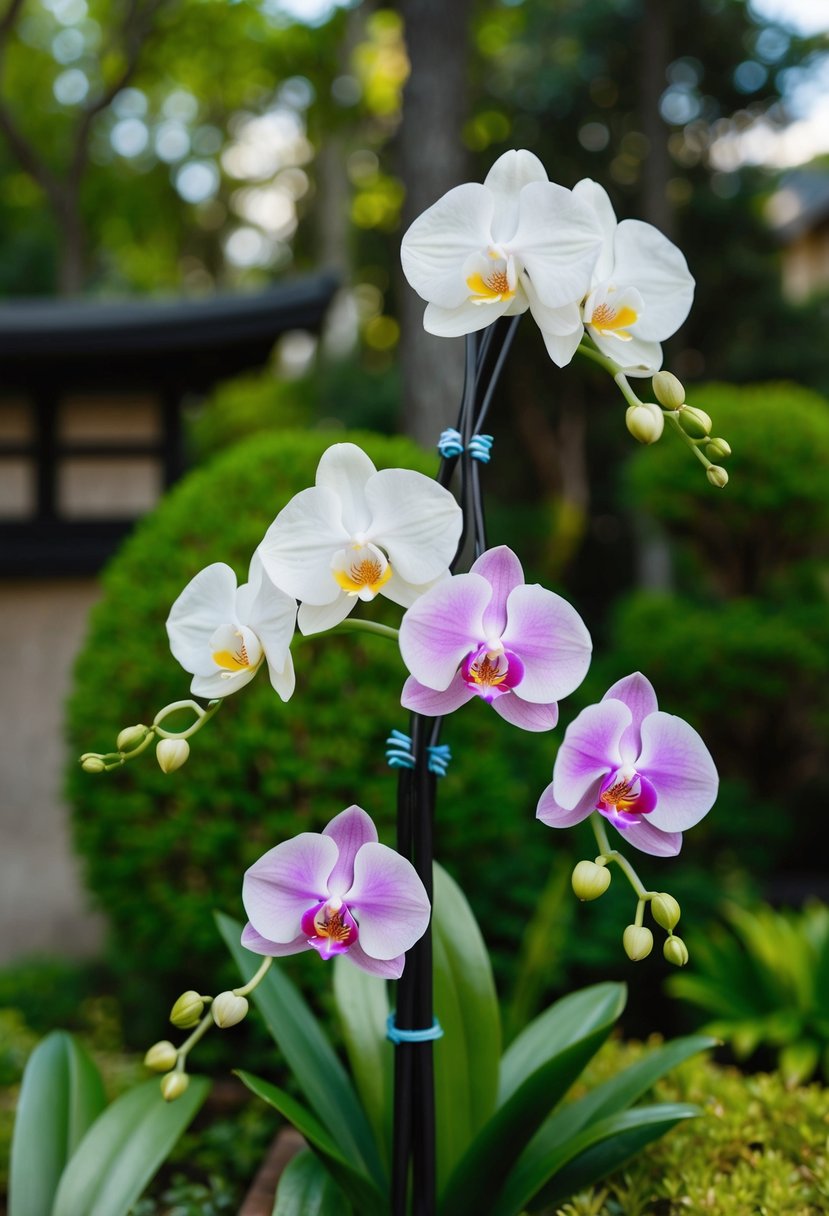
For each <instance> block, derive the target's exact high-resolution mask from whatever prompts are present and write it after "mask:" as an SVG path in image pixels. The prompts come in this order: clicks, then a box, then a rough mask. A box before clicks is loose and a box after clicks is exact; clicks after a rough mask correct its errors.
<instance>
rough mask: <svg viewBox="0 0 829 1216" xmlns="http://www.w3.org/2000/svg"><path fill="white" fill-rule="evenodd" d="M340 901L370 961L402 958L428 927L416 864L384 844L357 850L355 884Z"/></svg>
mask: <svg viewBox="0 0 829 1216" xmlns="http://www.w3.org/2000/svg"><path fill="white" fill-rule="evenodd" d="M344 899H345V902H346V903H347V904H348V906H349V907H350V908H351V909H352V910H353V911H354V912H355V913H356V915H357V920H358V923H359V926H360V945H361V946H362V947H363V949H364V950H365V952H366V954H368V955H370V956H371V957H372V958H379V959H392V958H396V957H397V955H399V954H404V953H405V952H406V951H407V950H410V949H411V947H412V946H413V945H414V944H415V942H416V941H417V940H418V939H419V938H420V937H422V936H423V934H424V933H425V932H426V927H427V925H428V924H429V917H430V915H431V907H430V904H429V897H428V895H427V894H426V888H425V887H424V886H423V883H422V882H421V881H420V879H419V878H418V876H417V873H416V871H415V869H414V866H413V865H412V864H411V862H410V861H407V860H406V858H405V857H401V856H400V854H399V853H395V851H394V849H390V848H388V847H387V846H386V845H384V844H373V843H369V844H364V845H363V847H362V848H361V849H360V850H359V852H358V853H357V855H356V857H355V858H354V883H353V886H352V887H351V889H350V890H349V891H347V892H346V893H345V896H344Z"/></svg>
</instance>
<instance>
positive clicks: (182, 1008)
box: [170, 988, 204, 1030]
mask: <svg viewBox="0 0 829 1216" xmlns="http://www.w3.org/2000/svg"><path fill="white" fill-rule="evenodd" d="M203 1013H204V1000H203V999H202V997H201V996H199V994H198V992H194V991H193V989H192V988H190V989H189V990H188V991H187V992H182V994H181V996H180V997H179V998H178V1000H177V1001H176V1003H175V1005H174V1006H173V1008H172V1009H171V1010H170V1021H171V1022H172V1023H173V1025H174V1026H178V1028H179V1030H189V1029H190V1027H191V1026H195V1025H196V1023H197V1022H198V1021H199V1020H200V1018H201V1015H202V1014H203Z"/></svg>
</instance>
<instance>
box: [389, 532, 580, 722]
mask: <svg viewBox="0 0 829 1216" xmlns="http://www.w3.org/2000/svg"><path fill="white" fill-rule="evenodd" d="M400 651H401V653H402V655H403V661H404V663H405V664H406V666H407V667H408V669H409V671H410V672H411V673H412V674H411V676H410V678H409V679H408V680H407V681H406V683H405V685H404V686H403V695H402V698H401V701H402V704H403V706H404V707H405V708H406V709H412V710H415V711H416V712H417V713H420V714H425V715H426V716H428V717H439V716H442V715H443V714H448V713H451V712H452V711H453V710H455V709H458V708H459V706H461V705H464V704H465V703H466V702H467V701H470V700H472V698H473V697H476V696H477V697H480V698H481V700H483V701H486V702H487V703H488V704H490V705H491V706H492V708H493V709H494V710H495V711H496V713H499V714H500V715H501V717H502V718H506V720H507V721H508V722H512V723H513V725H515V726H520V727H522V729H524V730H532V731H541V730H550V729H551V728H552V727H554V726H555V724H556V722H557V721H558V705H557V702H558V701H559V700H560V698H561V697H566V696H567V694H568V693H571V692H572V691H573V689H574V688H578V686H579V684H581V682H582V680H583V679H584V676H585V674H586V672H587V668H588V667H589V665H590V651H591V641H590V634H589V633H588V632H587V628H586V626H585V624H584V621H582V619H581V617H580V616H579V614H578V613H577V612H576V610H575V608H573V607H572V606H571V605H570V604H568V603H567V601H566V600H563V599H562V598H561V596H560V595H556V594H555V593H554V592H552V591H547V590H546V589H545V588H544V587H540V586H539V585H538V584H537V583H535V584H527V583H525V582H524V572H523V570H522V568H521V563H520V562H519V560H518V558H517V557H516V556H515V554H514V553H513V552H512V550H511V549H508V548H507V547H506V546H504V545H502V546H501V547H500V548H497V549H488V550H487V552H486V553H482V554H481V556H480V557H479V558H478V560H477V561H476V562H475V564H474V565H473V566H472V569H471V570H470V571H469V573H468V574H457V575H455V576H454V577H452V578H448V579H444V580H443V581H442V582H439V583H437V584H436V585H435V586H434V587H432V588H431V589H430V590H429V591H427V592H426V593H425V594H424V595H422V596H421V597H420V599H419V600H418V601H417V602H416V603H415V604H413V605H412V607H411V608H409V610H408V611H407V612H406V615H405V616H404V617H403V620H402V622H401V625H400Z"/></svg>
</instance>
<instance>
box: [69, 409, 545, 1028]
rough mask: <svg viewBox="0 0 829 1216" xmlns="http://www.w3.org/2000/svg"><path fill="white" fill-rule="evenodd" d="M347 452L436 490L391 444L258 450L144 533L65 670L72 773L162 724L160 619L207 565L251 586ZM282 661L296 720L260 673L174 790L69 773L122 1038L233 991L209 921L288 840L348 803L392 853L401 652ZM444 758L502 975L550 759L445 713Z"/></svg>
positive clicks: (156, 516)
mask: <svg viewBox="0 0 829 1216" xmlns="http://www.w3.org/2000/svg"><path fill="white" fill-rule="evenodd" d="M343 438H352V439H353V440H354V441H355V442H358V443H359V444H360V445H361V446H362V447H364V448H365V449H366V451H367V452H368V453H369V455H370V456H371V458H372V459H373V460H374V462H375V464H376V465H377V466H378V467H389V466H403V467H409V468H415V469H418V470H419V471H421V472H424V473H427V474H430V475H431V474H433V473H434V471H435V456H434V455H431V454H426V453H424V452H422V451H421V450H419V449H418V448H417V447H415V446H414V445H413V444H412V443H411V442H409V441H408V440H404V439H388V438H381V437H378V436H376V435H367V434H358V435H355V436H343V435H342V433H338V434H337V433H335V434H333V435H332V434H330V433H328V434H326V433H302V434H293V433H290V432H281V433H278V434H271V435H257V436H254V437H253V438H251V439H250V440H248V441H246V442H244V443H242V444H240V445H239V446H238V447H235V448H233V449H231V450H230V451H229V452H227V453H226V454H224V455H223V456H221V457H219V458H218V459H217V460H215V461H214V462H213V463H212V464H210V465H207V466H205V467H203V468H200V469H198V470H197V471H196V472H194V473H192V474H191V475H190V476H189V477H187V478H186V479H185V480H184V481H183V482H181V483H180V484H179V485H178V486H177V487H176V488H175V489H174V490H173V491H172V492H171V494H170V495H169V496H168V497H167V498H166V499H165V500H164V501H163V502H162V503H161V504H160V506H159V507H158V509H157V510H156V511H155V512H154V513H153V514H152V515H150V516H148V517H147V518H145V519H144V520H143V521H142V523H141V524H140V525H139V527H138V528H137V529H136V531H135V533H134V534H133V535H132V536H131V538H130V539H129V541H128V542H127V543H126V544H125V545H124V547H123V549H122V550H121V551H120V553H119V554H118V555H117V557H116V558H115V559H114V561H113V562H112V563H111V565H110V566H109V568H108V570H107V571H106V573H105V575H104V594H103V598H102V600H101V601H100V603H99V604H98V605H97V607H96V609H95V611H94V613H93V615H92V619H91V625H90V631H89V635H88V639H87V641H86V645H85V647H84V649H83V651H82V653H81V654H80V656H79V659H78V662H77V667H76V674H75V688H74V693H73V696H72V699H71V703H70V707H69V736H70V744H71V750H72V754H73V755H75V756H77V755H78V754H80V753H81V752H84V751H90V750H95V751H107V750H109V749H110V748H114V745H115V744H114V741H115V736H116V735H117V733H118V731H119V730H120V729H121V727H123V726H126V725H129V724H131V723H134V722H150V721H152V718H153V716H154V714H155V713H156V712H157V711H158V710H159V709H160V708H161V707H162V706H164V705H165V704H167V703H169V702H172V701H176V700H180V699H182V698H185V697H187V696H188V695H189V694H188V688H189V681H190V677H189V676H188V675H187V674H186V673H185V672H184V671H182V670H181V668H180V667H179V666H178V664H177V663H176V662H175V660H174V659H173V658H172V656H171V655H170V652H169V649H168V646H167V638H166V633H165V629H164V621H165V618H166V616H167V613H168V611H169V606H170V605H171V603H172V602H173V600H174V599H175V597H176V596H177V595H178V593H179V592H180V591H181V589H182V587H183V586H184V585H185V584H186V583H187V582H188V580H189V579H191V578H192V577H193V576H194V575H195V574H196V573H197V572H198V571H199V570H200V569H201V568H202V567H204V566H206V565H207V564H209V563H210V562H214V561H226V562H228V563H229V564H230V565H231V566H233V567H234V568H235V569H236V572H237V575H238V576H239V579H240V581H244V578H245V574H246V570H247V566H248V562H249V560H250V555H251V553H252V552H253V550H254V549H255V547H256V546H257V544H258V543H259V541H260V540H261V538H262V536H263V534H264V532H265V530H266V528H267V527H268V525H269V524H270V522H271V521H272V519H273V517H274V516H275V514H276V513H277V512H278V511H279V510H280V509H281V508H282V507H283V506H284V505H285V503H286V502H287V501H288V499H289V498H290V497H291V496H292V495H294V494H295V493H297V492H298V491H299V490H301V489H304V488H305V487H306V486H308V485H311V484H313V480H314V473H315V470H316V466H317V463H318V461H319V458H320V456H321V455H322V452H323V451H324V450H325V449H326V448H327V447H328V446H329V444H330V443H331V442H334V441H336V440H341V439H343ZM367 607H368V610H369V611H368V615H371V616H372V617H373V618H375V619H376V618H377V617H378V616H381V617H382V619H384V620H386V621H389V622H395V621H396V620H398V619H399V616H400V610H399V609H396V608H395V607H394V606H393V605H389V604H388V603H387V602H386V601H382V604H380V602H378V601H375V603H374V604H372V605H369V606H367ZM378 609H379V611H378ZM294 659H295V664H296V669H297V689H296V692H295V694H294V696H293V698H292V700H291V701H290V702H288V703H287V704H283V703H282V701H280V700H279V698H278V697H277V695H276V694H275V693H274V692H273V690H272V689H271V687H270V684H269V682H268V679H267V676H266V675H265V674H264V673H262V672H260V674H259V675H258V676H257V678H256V679H255V680H254V681H253V683H252V684H251V685H249V686H248V687H246V688H244V689H242V690H240V692H238V693H236V694H234V695H233V696H232V697H229V698H228V699H227V702H226V703H225V704H224V705H223V706H222V707H221V709H220V711H219V712H218V714H217V715H216V717H215V718H214V719H213V720H212V721H211V722H210V723H209V724H208V725H207V726H206V727H205V728H204V729H203V730H202V731H201V732H200V733H198V734H197V735H196V736H195V737H193V738H192V739H191V755H190V759H189V761H188V763H187V765H186V766H185V767H184V768H182V769H180V770H179V771H178V772H176V773H174V774H170V775H164V774H163V773H162V772H161V771H160V769H159V768H158V765H157V764H156V762H155V760H154V758H153V755H152V752H151V751H150V752H148V753H146V754H145V755H144V756H142V757H140V758H139V759H137V760H135V761H132V762H130V763H129V764H127V765H125V766H124V767H123V768H121V769H119V770H117V771H114V772H112V773H109V774H103V775H100V776H92V775H89V774H86V773H84V772H82V771H81V770H80V767H79V766H78V765H77V762H76V761H74V762H73V765H72V768H71V772H70V777H69V781H68V789H69V796H70V799H71V803H72V807H73V814H74V833H75V840H76V842H77V846H78V849H79V851H80V853H81V855H82V857H83V859H84V862H85V870H86V879H87V883H88V885H89V887H90V889H91V891H92V892H93V893H94V895H95V897H96V899H97V902H98V904H99V905H100V907H101V908H102V909H103V911H104V912H105V914H106V915H107V917H108V921H109V925H110V930H111V933H110V953H111V960H112V964H113V966H114V967H115V968H116V970H117V972H118V976H119V991H120V992H121V994H122V996H123V998H124V1000H125V1004H126V1012H127V1019H128V1030H129V1032H130V1033H131V1034H132V1036H133V1037H136V1036H138V1035H139V1034H141V1033H149V1034H155V1037H158V1025H159V1021H158V1019H159V1018H160V1017H163V1010H164V1008H165V1007H166V1006H167V1005H168V1004H169V1002H170V1001H171V999H172V998H174V997H175V996H176V995H177V993H178V992H179V991H182V990H183V989H185V988H189V987H194V988H198V989H199V990H201V991H205V990H207V991H210V990H218V989H219V988H221V987H224V986H226V985H227V983H228V982H229V981H230V980H232V972H228V971H227V960H226V952H225V950H224V947H223V946H222V945H221V943H220V941H219V939H218V935H217V933H216V930H215V928H214V924H213V919H212V912H213V910H214V909H221V910H224V911H227V912H230V913H231V914H235V915H237V916H239V917H240V918H241V917H242V916H243V911H242V907H241V899H240V892H241V881H242V874H243V872H244V870H245V869H246V867H247V866H249V865H250V864H251V863H252V862H253V861H254V860H255V859H256V858H257V857H258V856H260V855H261V854H262V853H263V852H264V851H265V850H267V849H268V848H270V847H272V846H273V845H275V844H277V843H279V842H280V841H282V840H285V839H287V838H288V837H290V836H292V835H294V834H296V833H297V832H302V831H319V830H320V829H321V828H322V827H323V826H324V825H325V823H326V822H327V821H328V820H329V819H330V818H331V817H332V816H333V815H335V814H337V813H338V812H339V811H341V810H342V809H343V808H344V807H346V806H348V805H350V804H351V803H353V802H357V803H358V804H360V805H361V806H363V807H364V809H365V810H366V811H367V812H368V813H369V814H370V815H372V816H373V817H374V818H375V820H376V821H377V823H378V826H379V829H380V832H381V837H382V838H383V839H384V840H385V841H387V842H388V843H393V842H394V828H393V825H394V813H395V800H396V780H397V778H396V773H395V772H394V770H391V769H389V768H388V767H387V765H386V761H385V756H384V744H385V739H386V737H387V735H388V733H389V731H390V730H391V729H392V728H397V729H402V730H405V729H407V719H408V715H407V714H406V712H405V711H404V710H403V709H401V707H400V689H401V686H402V682H403V679H404V677H405V674H406V673H405V670H404V668H403V665H402V661H401V659H400V655H399V652H398V650H397V647H396V646H395V645H394V644H392V643H390V642H389V641H388V640H386V639H384V638H379V637H375V636H371V637H370V636H368V635H364V634H343V635H339V636H325V635H322V636H320V637H318V638H315V639H299V638H297V640H296V642H295V644H294ZM557 733H558V732H557ZM443 740H444V742H447V743H449V745H450V746H451V748H452V751H453V754H454V759H453V761H452V764H451V766H450V771H449V775H448V776H447V777H446V778H444V779H442V780H441V782H440V783H439V791H438V814H437V829H436V831H437V854H438V857H439V858H440V859H441V860H444V861H446V862H447V863H449V864H450V866H451V868H453V869H454V871H455V873H456V874H457V875H458V877H459V878H460V880H461V882H462V884H463V885H464V887H465V888H466V889H467V890H469V892H470V895H471V896H472V897H473V898H474V901H475V904H476V910H477V913H478V915H479V917H480V919H481V922H482V923H483V925H484V926H485V929H486V932H487V936H488V939H489V942H490V944H491V946H492V947H493V948H494V950H495V952H496V961H497V960H498V959H499V958H500V960H501V961H502V962H503V961H505V960H509V958H510V957H511V956H512V955H513V954H514V951H515V944H516V941H517V940H518V938H519V937H520V935H521V931H522V930H523V928H524V925H525V924H526V922H527V920H528V918H529V916H530V915H531V910H532V908H533V906H534V904H535V902H536V900H537V898H538V893H539V891H540V889H541V887H542V886H543V882H544V878H545V876H546V873H547V871H548V870H549V867H550V862H551V858H552V852H553V847H554V845H553V839H552V836H551V833H550V832H549V831H548V829H546V828H544V827H542V826H541V825H540V824H538V823H537V822H536V821H535V819H534V815H535V806H536V802H537V799H538V795H539V793H540V791H541V790H542V788H543V787H544V785H546V783H547V781H548V780H549V774H550V771H551V767H552V762H553V753H554V743H553V741H552V739H551V738H550V736H549V735H547V736H545V735H532V734H528V733H526V732H524V731H519V730H515V729H514V728H513V727H511V726H509V725H508V724H507V723H505V722H503V721H502V720H501V719H500V718H499V717H498V716H497V715H496V714H494V713H492V711H491V710H489V709H488V707H486V706H485V705H483V704H473V705H469V706H467V707H465V708H464V709H462V710H461V711H459V712H458V713H456V714H454V715H453V716H452V717H451V719H450V720H448V721H447V722H446V724H445V728H444V735H443ZM559 840H560V838H557V839H556V842H555V843H556V844H558V843H559ZM561 843H562V844H563V841H562V842H561ZM289 965H293V960H289ZM294 974H295V976H297V978H298V979H299V980H300V982H302V983H306V982H307V983H310V984H312V985H313V984H320V983H321V982H322V981H323V977H324V976H325V977H326V978H327V973H326V971H325V967H324V966H323V965H321V964H320V963H319V961H318V960H317V959H316V958H311V959H308V958H306V957H305V956H302V957H301V959H300V960H299V962H297V963H296V965H295V967H294Z"/></svg>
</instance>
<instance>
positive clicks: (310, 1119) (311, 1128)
mask: <svg viewBox="0 0 829 1216" xmlns="http://www.w3.org/2000/svg"><path fill="white" fill-rule="evenodd" d="M237 1076H239V1077H240V1078H241V1080H242V1081H244V1083H245V1085H247V1087H248V1089H249V1090H250V1091H251V1092H252V1093H254V1094H256V1096H257V1097H258V1098H261V1099H262V1100H263V1101H264V1102H267V1103H268V1104H269V1105H270V1106H273V1107H274V1109H275V1110H278V1111H279V1113H280V1114H281V1115H283V1116H284V1118H286V1119H287V1120H288V1122H289V1123H291V1124H292V1125H293V1126H294V1127H295V1128H296V1129H297V1131H298V1132H300V1133H301V1134H302V1135H303V1136H304V1137H305V1139H306V1140H307V1141H308V1144H309V1146H310V1147H311V1148H312V1149H313V1151H314V1152H315V1153H316V1154H317V1156H318V1157H319V1158H320V1160H321V1161H322V1162H323V1164H324V1165H325V1167H326V1169H327V1170H328V1172H329V1173H330V1174H331V1177H332V1178H333V1179H334V1180H335V1182H336V1183H337V1184H338V1186H339V1187H340V1188H341V1189H342V1190H343V1191H344V1193H345V1194H346V1195H347V1196H348V1198H349V1199H350V1201H351V1203H352V1204H353V1205H354V1208H355V1210H356V1211H357V1212H359V1214H360V1216H386V1213H387V1211H388V1203H387V1201H386V1200H385V1199H384V1198H383V1196H382V1195H381V1194H380V1192H379V1191H378V1190H377V1188H376V1187H375V1186H374V1184H373V1183H372V1182H371V1181H370V1180H369V1179H368V1178H366V1176H365V1174H364V1173H362V1172H361V1171H360V1170H359V1169H355V1168H354V1164H353V1163H352V1162H351V1161H349V1159H348V1156H347V1154H346V1152H345V1151H344V1149H343V1146H342V1143H338V1142H337V1140H336V1139H335V1137H334V1136H332V1135H329V1133H328V1131H326V1129H325V1128H324V1127H323V1125H322V1123H320V1121H319V1119H317V1118H316V1117H315V1116H314V1115H313V1114H312V1113H311V1112H310V1111H309V1110H306V1108H305V1107H304V1106H302V1105H301V1104H300V1103H299V1102H297V1101H296V1099H295V1098H292V1097H291V1095H290V1094H286V1093H285V1091H284V1090H282V1089H279V1087H278V1086H276V1085H272V1084H271V1082H270V1081H263V1080H262V1078H261V1077H255V1076H254V1075H253V1074H252V1073H249V1072H239V1073H237Z"/></svg>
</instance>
